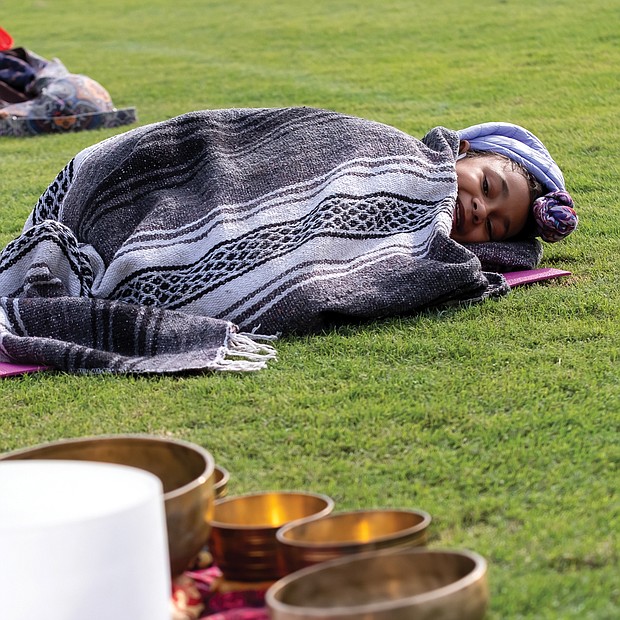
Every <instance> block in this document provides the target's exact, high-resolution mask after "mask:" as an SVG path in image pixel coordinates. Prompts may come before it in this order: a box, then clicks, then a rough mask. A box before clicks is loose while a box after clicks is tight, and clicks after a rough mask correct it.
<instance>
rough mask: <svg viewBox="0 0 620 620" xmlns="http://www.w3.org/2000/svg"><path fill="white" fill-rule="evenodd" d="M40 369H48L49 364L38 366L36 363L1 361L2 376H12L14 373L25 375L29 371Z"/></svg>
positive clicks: (0, 375) (0, 373)
mask: <svg viewBox="0 0 620 620" xmlns="http://www.w3.org/2000/svg"><path fill="white" fill-rule="evenodd" d="M39 370H47V366H38V365H36V364H9V363H8V362H0V377H12V376H13V375H23V374H25V373H27V372H37V371H39Z"/></svg>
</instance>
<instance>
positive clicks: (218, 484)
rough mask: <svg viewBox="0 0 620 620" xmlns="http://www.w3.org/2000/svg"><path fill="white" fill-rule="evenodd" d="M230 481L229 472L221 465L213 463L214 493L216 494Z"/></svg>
mask: <svg viewBox="0 0 620 620" xmlns="http://www.w3.org/2000/svg"><path fill="white" fill-rule="evenodd" d="M229 481H230V472H229V471H228V470H227V469H226V468H225V467H222V466H221V465H218V464H217V463H216V464H215V481H214V483H213V488H214V490H215V493H216V494H217V493H218V492H220V491H221V490H222V489H223V488H225V487H226V485H227V484H228V482H229Z"/></svg>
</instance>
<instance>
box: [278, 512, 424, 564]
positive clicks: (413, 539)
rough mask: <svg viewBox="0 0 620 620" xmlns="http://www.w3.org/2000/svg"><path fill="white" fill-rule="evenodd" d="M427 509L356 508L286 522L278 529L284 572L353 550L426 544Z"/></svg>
mask: <svg viewBox="0 0 620 620" xmlns="http://www.w3.org/2000/svg"><path fill="white" fill-rule="evenodd" d="M430 523H431V516H430V515H429V514H428V513H427V512H424V511H423V510H355V511H351V512H340V513H333V514H330V515H329V516H326V517H323V518H322V519H314V520H312V521H301V522H297V523H289V524H288V525H284V526H283V527H281V528H280V529H279V530H278V531H277V532H276V539H277V541H278V544H279V552H280V561H281V563H282V569H283V571H282V572H283V573H284V574H288V573H292V572H294V571H296V570H299V569H301V568H305V567H306V566H311V565H312V564H318V563H319V562H325V561H327V560H333V559H334V558H338V557H341V556H343V555H350V554H352V553H361V552H363V551H372V550H375V549H387V548H392V547H403V548H404V547H417V546H421V545H425V544H426V540H427V537H428V527H429V525H430Z"/></svg>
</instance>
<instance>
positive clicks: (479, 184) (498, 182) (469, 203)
mask: <svg viewBox="0 0 620 620" xmlns="http://www.w3.org/2000/svg"><path fill="white" fill-rule="evenodd" d="M456 177H457V184H458V194H457V200H456V207H455V209H454V217H453V219H452V232H451V234H450V236H451V237H452V238H453V239H454V240H455V241H458V242H459V243H484V242H485V241H504V240H506V239H509V238H510V237H514V236H515V235H516V234H518V233H519V232H521V230H523V228H524V227H525V224H526V222H527V218H528V215H529V211H530V191H529V188H528V184H527V181H526V179H525V177H524V176H523V175H522V174H520V173H519V172H518V171H517V170H513V169H512V166H511V165H510V162H508V161H506V160H504V159H502V158H500V157H495V156H493V155H489V156H484V155H483V156H478V157H465V158H464V159H460V160H458V161H457V162H456Z"/></svg>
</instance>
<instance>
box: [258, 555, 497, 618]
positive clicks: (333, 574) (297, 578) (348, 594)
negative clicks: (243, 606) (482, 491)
mask: <svg viewBox="0 0 620 620" xmlns="http://www.w3.org/2000/svg"><path fill="white" fill-rule="evenodd" d="M486 572H487V564H486V561H485V560H484V558H482V557H481V556H479V555H478V554H476V553H473V552H471V551H435V550H432V551H431V550H428V549H406V550H396V551H395V550H380V551H371V552H368V553H362V554H358V555H351V556H347V557H344V558H338V559H336V560H331V561H329V562H325V563H323V564H317V565H315V566H311V567H309V568H305V569H303V570H300V571H297V572H295V573H293V574H291V575H289V576H287V577H284V578H283V579H281V580H279V581H277V582H276V583H275V584H273V585H272V586H271V587H270V588H269V590H268V591H267V594H266V598H265V601H266V604H267V607H268V609H269V613H270V617H271V618H272V620H301V619H309V618H324V619H326V618H330V619H331V618H333V619H336V618H337V619H344V618H350V619H353V618H364V620H387V619H389V620H401V619H402V620H404V619H405V618H407V619H409V618H416V620H437V619H438V618H452V619H457V618H458V619H459V620H480V619H481V618H483V617H484V614H485V612H486V608H487V605H488V600H489V592H488V584H487V576H486Z"/></svg>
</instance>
